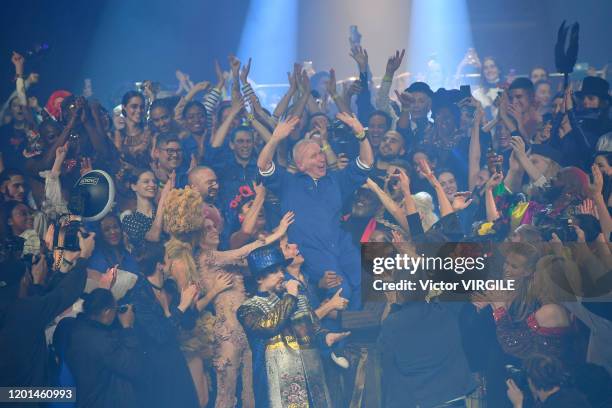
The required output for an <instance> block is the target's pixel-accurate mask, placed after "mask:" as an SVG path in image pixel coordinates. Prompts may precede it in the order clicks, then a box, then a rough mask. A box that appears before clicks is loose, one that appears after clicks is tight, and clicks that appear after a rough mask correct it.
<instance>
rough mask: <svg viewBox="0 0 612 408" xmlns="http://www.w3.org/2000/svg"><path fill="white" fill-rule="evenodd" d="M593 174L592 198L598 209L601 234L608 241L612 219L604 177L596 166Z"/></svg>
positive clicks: (593, 167) (594, 165)
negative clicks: (604, 193) (604, 190)
mask: <svg viewBox="0 0 612 408" xmlns="http://www.w3.org/2000/svg"><path fill="white" fill-rule="evenodd" d="M591 173H592V174H593V184H592V185H591V196H592V198H593V203H594V204H595V208H596V209H597V216H598V217H599V225H600V226H601V232H602V233H603V234H604V237H606V239H609V237H610V233H611V232H612V217H610V212H609V211H608V205H607V203H606V200H605V199H604V197H603V194H602V191H603V184H604V182H603V175H602V174H601V170H599V167H597V165H596V164H593V165H592V166H591Z"/></svg>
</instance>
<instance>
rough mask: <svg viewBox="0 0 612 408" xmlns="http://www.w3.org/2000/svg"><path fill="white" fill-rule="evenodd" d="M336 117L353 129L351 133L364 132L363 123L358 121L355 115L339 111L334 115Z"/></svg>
mask: <svg viewBox="0 0 612 408" xmlns="http://www.w3.org/2000/svg"><path fill="white" fill-rule="evenodd" d="M336 119H338V120H340V121H342V122H343V123H344V124H346V125H347V126H349V127H350V128H351V129H353V133H355V134H356V135H359V134H362V133H363V132H365V129H364V127H363V125H362V124H361V122H359V119H357V116H355V114H349V113H346V112H340V113H338V114H337V115H336Z"/></svg>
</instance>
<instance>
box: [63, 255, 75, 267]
mask: <svg viewBox="0 0 612 408" xmlns="http://www.w3.org/2000/svg"><path fill="white" fill-rule="evenodd" d="M62 263H65V264H66V265H68V266H73V265H74V262H72V261H69V260H67V259H66V258H65V257H63V256H62Z"/></svg>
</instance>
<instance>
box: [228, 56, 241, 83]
mask: <svg viewBox="0 0 612 408" xmlns="http://www.w3.org/2000/svg"><path fill="white" fill-rule="evenodd" d="M227 59H228V60H229V63H230V68H231V69H232V77H233V78H234V80H237V79H239V73H240V60H239V59H238V58H236V56H234V55H230V56H229V57H227Z"/></svg>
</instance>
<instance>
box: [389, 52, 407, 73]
mask: <svg viewBox="0 0 612 408" xmlns="http://www.w3.org/2000/svg"><path fill="white" fill-rule="evenodd" d="M405 52H406V50H402V51H401V53H400V51H399V50H398V51H395V54H394V55H392V56H390V57H389V59H388V60H387V68H386V69H385V75H386V76H388V77H390V78H393V74H395V71H397V70H398V68H399V67H400V65H402V60H403V59H404V53H405Z"/></svg>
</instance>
